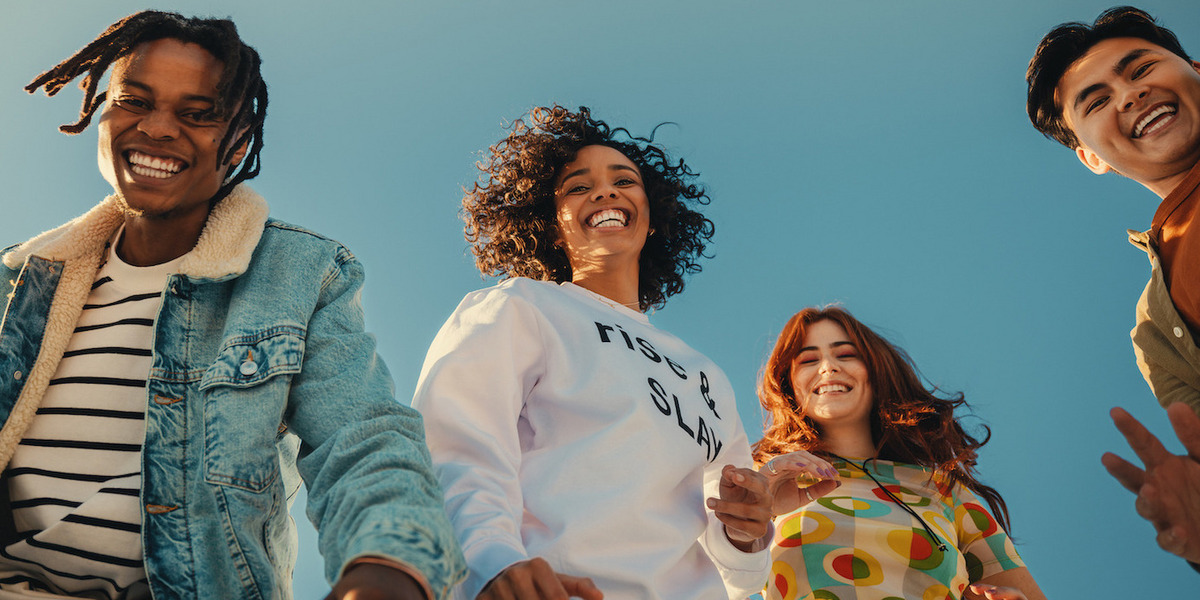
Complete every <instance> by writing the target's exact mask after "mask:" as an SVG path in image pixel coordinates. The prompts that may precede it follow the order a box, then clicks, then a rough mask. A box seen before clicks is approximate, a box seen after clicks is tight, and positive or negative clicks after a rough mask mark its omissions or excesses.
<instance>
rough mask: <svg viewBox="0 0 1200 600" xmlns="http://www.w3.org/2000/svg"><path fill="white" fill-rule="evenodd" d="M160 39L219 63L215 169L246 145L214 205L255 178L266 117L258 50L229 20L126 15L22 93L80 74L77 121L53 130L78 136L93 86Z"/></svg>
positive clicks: (91, 104)
mask: <svg viewBox="0 0 1200 600" xmlns="http://www.w3.org/2000/svg"><path fill="white" fill-rule="evenodd" d="M161 39H175V40H179V41H181V42H184V43H189V44H196V45H198V46H200V47H201V48H204V49H205V50H207V51H208V52H209V53H210V54H212V55H213V57H214V58H216V59H217V60H219V61H221V64H222V65H223V70H222V72H221V79H220V81H219V82H218V83H217V105H216V106H215V107H214V116H215V117H217V118H218V119H223V120H228V121H229V127H228V129H226V131H225V137H224V138H223V139H222V140H221V144H220V146H219V147H218V150H217V154H218V156H217V168H218V169H220V168H221V166H222V165H224V164H226V163H228V162H229V161H230V160H231V158H232V156H233V153H234V152H235V151H236V150H237V148H239V147H241V146H242V144H246V146H247V152H246V155H245V157H244V158H243V159H242V163H241V164H240V165H239V166H238V169H237V170H236V171H235V172H234V173H233V174H232V175H231V176H230V177H228V178H227V179H226V182H225V184H224V185H222V186H221V189H220V190H218V191H217V194H216V195H215V196H214V197H213V198H212V199H211V200H210V202H212V203H214V204H215V203H216V202H218V201H219V200H220V199H221V198H224V197H225V196H227V195H228V194H229V192H230V191H231V190H233V188H234V186H236V185H237V184H239V183H241V182H242V181H245V180H247V179H251V178H253V177H254V176H256V175H258V173H259V170H260V165H261V163H260V161H259V153H260V152H261V151H262V146H263V122H264V121H265V120H266V116H267V84H266V83H265V82H264V81H263V78H262V70H261V65H262V61H261V60H260V59H259V56H258V52H257V51H255V50H254V48H251V47H250V46H248V45H247V44H246V43H245V42H243V41H242V39H241V37H239V36H238V32H237V26H236V25H234V24H233V21H230V20H228V19H201V18H189V17H184V16H183V15H180V14H178V13H171V12H160V11H154V10H147V11H142V12H139V13H136V14H132V15H129V16H128V17H125V18H124V19H121V20H120V21H117V22H116V23H113V24H112V25H109V27H108V29H106V30H105V31H104V33H101V34H100V35H99V36H98V37H97V38H96V39H94V40H92V41H91V43H89V44H88V45H87V46H84V48H83V49H82V50H80V51H78V52H76V53H75V54H73V55H72V56H71V57H70V58H67V59H66V60H64V61H62V62H60V63H58V64H57V65H56V66H54V68H52V69H50V70H49V71H46V72H45V73H42V74H41V75H39V76H38V77H37V78H35V79H34V80H33V81H32V82H30V84H29V85H27V86H25V91H27V92H29V93H31V94H32V93H33V92H35V91H37V90H38V89H39V88H45V91H46V95H47V96H53V95H55V94H57V93H58V91H59V90H61V89H62V88H63V86H65V85H66V84H68V83H70V82H71V81H73V80H74V79H75V78H77V77H79V76H80V75H83V79H82V80H81V81H80V82H79V87H80V88H82V89H83V90H84V98H83V107H82V108H80V110H79V120H78V121H76V122H75V123H72V124H69V125H62V126H61V127H59V128H58V129H59V131H62V132H63V133H68V134H76V133H79V132H81V131H83V130H84V129H87V126H88V124H89V123H91V121H92V115H94V114H95V113H96V109H98V108H99V107H100V105H101V104H103V103H104V100H105V97H106V96H107V93H106V92H97V87H98V86H99V83H100V80H101V79H102V78H103V77H104V73H105V72H106V71H107V70H108V68H109V67H110V66H111V65H112V64H113V63H114V62H116V61H117V60H119V59H121V58H122V57H125V56H128V55H129V54H131V53H133V51H134V49H136V48H137V47H138V45H139V44H143V43H146V42H153V41H155V40H161ZM85 73H86V75H84V74H85ZM234 136H237V137H236V138H235V137H234Z"/></svg>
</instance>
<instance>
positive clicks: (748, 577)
mask: <svg viewBox="0 0 1200 600" xmlns="http://www.w3.org/2000/svg"><path fill="white" fill-rule="evenodd" d="M732 412H733V417H734V418H738V417H737V411H736V410H734V411H732ZM735 430H736V431H737V437H736V438H734V439H732V440H730V441H729V443H728V445H727V450H726V451H725V452H727V454H723V455H722V456H720V457H718V459H717V460H714V461H713V462H711V463H709V465H708V467H707V468H706V469H705V470H704V498H705V500H706V502H705V506H704V513H705V515H706V516H707V517H708V527H707V528H706V529H705V531H704V533H703V534H702V535H701V537H700V545H701V546H703V547H704V551H705V552H707V553H708V556H709V558H711V559H712V561H713V563H714V564H716V565H717V570H718V571H720V573H721V579H722V580H723V581H724V582H725V589H726V591H728V592H729V597H730V598H746V597H747V596H751V595H754V594H756V593H758V592H761V591H762V589H763V586H764V585H765V584H766V582H767V578H768V577H769V576H770V573H771V552H770V549H769V547H768V548H767V549H764V550H760V551H758V552H752V553H751V552H742V551H741V550H739V549H737V548H735V547H734V545H733V543H732V542H730V541H729V538H728V537H726V535H725V524H724V523H722V522H721V521H720V520H719V519H717V515H716V513H715V512H713V510H712V509H711V508H708V504H707V499H708V498H719V497H720V494H721V489H720V487H721V470H722V469H723V468H724V467H725V465H727V464H731V465H733V466H735V467H745V468H753V467H754V463H753V461H752V460H751V458H750V442H749V440H748V439H747V438H746V433H745V429H744V428H743V427H742V424H741V420H740V419H738V423H737V427H736V428H735Z"/></svg>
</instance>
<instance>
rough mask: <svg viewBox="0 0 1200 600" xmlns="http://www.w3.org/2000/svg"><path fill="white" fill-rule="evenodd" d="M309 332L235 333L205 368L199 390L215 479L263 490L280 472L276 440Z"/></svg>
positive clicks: (209, 471) (283, 328)
mask: <svg viewBox="0 0 1200 600" xmlns="http://www.w3.org/2000/svg"><path fill="white" fill-rule="evenodd" d="M304 337H305V330H304V329H302V328H300V327H295V326H290V325H280V326H275V327H270V328H266V329H262V330H259V331H255V332H250V333H247V334H244V335H239V336H235V337H232V338H229V339H227V340H226V341H225V343H224V345H223V346H222V348H221V351H220V352H219V353H218V355H217V358H216V360H215V361H214V362H213V364H212V366H210V367H209V368H208V370H207V371H205V373H204V376H203V377H202V378H201V380H200V386H199V391H200V392H201V394H202V397H203V398H204V427H205V432H204V462H205V468H204V476H205V480H206V481H208V482H209V483H215V484H220V485H228V486H233V487H237V488H241V489H245V490H249V491H252V492H256V493H257V492H261V491H263V490H264V489H266V488H267V487H268V486H270V485H271V483H272V482H274V481H275V480H276V479H277V478H278V477H279V458H278V456H279V455H278V452H277V449H276V442H277V441H278V439H279V435H280V423H281V422H282V421H283V413H284V410H285V409H286V407H287V398H288V393H289V390H290V388H291V384H292V377H293V376H294V375H296V374H297V373H299V372H300V368H301V365H302V363H303V360H304Z"/></svg>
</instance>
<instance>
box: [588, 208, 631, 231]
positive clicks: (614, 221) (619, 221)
mask: <svg viewBox="0 0 1200 600" xmlns="http://www.w3.org/2000/svg"><path fill="white" fill-rule="evenodd" d="M625 222H626V216H625V213H624V212H622V211H619V210H617V209H615V208H606V209H604V210H602V211H600V212H598V213H596V214H594V215H592V216H591V217H590V218H589V219H588V220H587V224H588V227H624V226H625Z"/></svg>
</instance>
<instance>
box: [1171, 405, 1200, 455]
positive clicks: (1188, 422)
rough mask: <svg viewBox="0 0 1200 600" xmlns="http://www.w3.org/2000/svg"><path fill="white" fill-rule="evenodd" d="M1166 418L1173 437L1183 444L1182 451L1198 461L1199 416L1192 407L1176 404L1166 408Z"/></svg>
mask: <svg viewBox="0 0 1200 600" xmlns="http://www.w3.org/2000/svg"><path fill="white" fill-rule="evenodd" d="M1167 418H1168V419H1170V420H1171V427H1172V428H1173V429H1175V436H1176V437H1178V438H1179V441H1180V442H1183V447H1184V449H1186V450H1187V452H1188V456H1190V457H1191V458H1192V460H1198V461H1200V416H1198V415H1196V411H1194V410H1192V407H1190V406H1188V405H1186V404H1184V403H1182V402H1176V403H1175V404H1172V405H1171V406H1168V407H1167Z"/></svg>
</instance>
